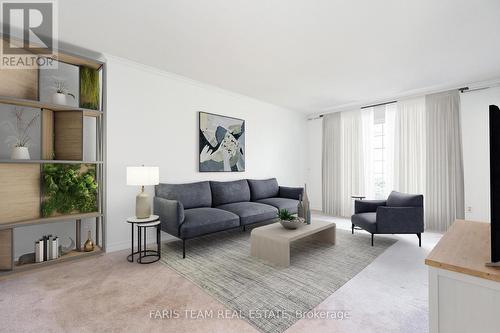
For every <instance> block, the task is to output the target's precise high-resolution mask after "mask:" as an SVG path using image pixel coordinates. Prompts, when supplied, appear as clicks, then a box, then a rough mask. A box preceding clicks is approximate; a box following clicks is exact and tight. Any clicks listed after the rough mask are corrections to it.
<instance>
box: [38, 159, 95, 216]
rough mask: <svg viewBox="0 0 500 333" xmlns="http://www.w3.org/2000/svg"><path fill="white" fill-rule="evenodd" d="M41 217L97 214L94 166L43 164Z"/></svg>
mask: <svg viewBox="0 0 500 333" xmlns="http://www.w3.org/2000/svg"><path fill="white" fill-rule="evenodd" d="M42 179H43V181H42V183H43V184H42V185H43V191H44V194H45V196H44V199H43V202H42V215H43V216H44V217H48V216H52V215H57V214H71V213H90V212H95V211H97V188H98V184H97V181H96V170H95V165H92V164H44V165H43V175H42Z"/></svg>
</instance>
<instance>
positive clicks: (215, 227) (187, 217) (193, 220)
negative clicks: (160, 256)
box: [179, 208, 240, 238]
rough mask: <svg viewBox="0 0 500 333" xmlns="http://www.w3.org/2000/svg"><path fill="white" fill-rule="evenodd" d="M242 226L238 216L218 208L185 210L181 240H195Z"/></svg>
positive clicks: (181, 227)
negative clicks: (205, 235) (194, 238)
mask: <svg viewBox="0 0 500 333" xmlns="http://www.w3.org/2000/svg"><path fill="white" fill-rule="evenodd" d="M239 225H240V218H239V217H238V215H236V214H233V213H231V212H228V211H226V210H222V209H217V208H192V209H186V210H184V223H182V224H181V226H180V235H179V236H180V237H181V238H193V237H196V236H201V235H204V234H209V233H212V232H216V231H222V230H226V229H230V228H235V227H238V226H239Z"/></svg>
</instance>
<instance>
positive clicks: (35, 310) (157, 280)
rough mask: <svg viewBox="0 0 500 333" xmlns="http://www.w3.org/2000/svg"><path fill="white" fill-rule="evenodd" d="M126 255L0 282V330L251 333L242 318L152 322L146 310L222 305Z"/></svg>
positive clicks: (159, 267)
mask: <svg viewBox="0 0 500 333" xmlns="http://www.w3.org/2000/svg"><path fill="white" fill-rule="evenodd" d="M128 253H129V251H119V252H114V253H112V254H107V255H102V256H98V257H92V258H88V259H83V260H79V261H75V262H67V263H61V264H58V265H54V266H48V267H46V268H43V269H38V270H33V271H29V272H25V273H17V274H12V275H8V276H4V277H1V278H0V332H2V333H3V332H37V333H40V332H175V333H183V332H186V333H187V332H189V333H191V332H193V333H194V332H203V333H205V332H213V333H222V332H239V333H255V332H257V331H256V330H255V329H254V328H253V327H251V326H250V325H249V324H248V323H247V322H245V321H244V320H234V319H220V320H219V319H211V320H195V319H188V318H185V317H184V316H182V317H181V318H179V319H167V318H165V319H155V318H151V317H150V311H157V310H160V311H163V310H171V309H175V310H178V311H185V310H205V309H212V310H214V311H219V310H224V309H225V307H224V306H223V305H222V304H221V303H219V302H218V301H217V300H215V299H214V298H213V297H210V296H209V295H207V294H206V293H205V292H204V291H203V290H201V289H199V288H198V287H196V286H195V285H194V284H193V283H192V282H190V281H188V280H187V279H185V278H184V277H182V276H181V275H179V274H178V273H176V272H175V271H174V270H172V269H170V268H168V267H167V266H165V265H162V264H161V263H159V262H158V263H156V264H151V265H139V264H137V263H129V262H127V260H126V259H125V258H126V256H127V254H128Z"/></svg>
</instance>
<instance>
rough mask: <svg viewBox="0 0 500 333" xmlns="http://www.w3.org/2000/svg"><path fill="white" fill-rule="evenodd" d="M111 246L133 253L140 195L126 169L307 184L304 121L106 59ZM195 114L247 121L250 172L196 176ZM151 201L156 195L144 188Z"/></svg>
mask: <svg viewBox="0 0 500 333" xmlns="http://www.w3.org/2000/svg"><path fill="white" fill-rule="evenodd" d="M106 58H107V61H108V63H107V69H108V72H107V136H106V137H107V208H108V213H107V242H108V243H107V245H108V251H114V250H118V249H123V248H129V247H130V226H129V225H128V224H127V223H126V222H125V219H126V217H128V216H132V215H133V214H134V204H135V195H136V193H137V191H138V190H139V189H138V188H135V187H129V186H126V184H125V175H126V166H133V165H141V164H144V165H150V166H159V167H160V181H161V182H172V183H182V182H190V181H199V180H212V179H213V180H233V179H242V178H266V177H276V178H278V182H279V183H280V184H283V185H290V186H298V185H301V184H303V183H304V180H305V177H304V175H305V158H306V153H305V148H306V137H307V135H306V117H305V115H303V114H300V113H298V112H295V111H290V110H287V109H284V108H281V107H277V106H274V105H271V104H268V103H263V102H260V101H257V100H255V99H251V98H248V97H245V96H241V95H238V94H234V93H231V92H228V91H225V90H222V89H219V88H216V87H213V86H209V85H205V84H202V83H199V82H195V81H192V80H189V79H186V78H183V77H180V76H176V75H173V74H170V73H166V72H161V71H159V70H157V69H153V68H151V67H147V66H144V65H140V64H137V63H134V62H130V61H127V60H124V59H120V58H116V57H113V56H107V57H106ZM198 111H206V112H211V113H217V114H222V115H227V116H233V117H237V118H242V119H244V120H245V121H246V123H245V126H246V138H245V140H246V159H245V164H246V171H245V172H241V173H199V172H198V171H197V170H198V121H197V119H198ZM147 191H148V192H149V193H150V194H151V196H152V194H153V188H152V187H149V188H147Z"/></svg>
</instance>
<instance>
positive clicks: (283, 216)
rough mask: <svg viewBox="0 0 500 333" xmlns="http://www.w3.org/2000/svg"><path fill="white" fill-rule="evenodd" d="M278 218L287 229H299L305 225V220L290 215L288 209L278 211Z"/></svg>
mask: <svg viewBox="0 0 500 333" xmlns="http://www.w3.org/2000/svg"><path fill="white" fill-rule="evenodd" d="M278 218H279V219H280V223H281V225H282V226H283V228H285V229H297V228H298V227H300V226H301V225H303V224H304V219H303V218H301V217H297V216H295V215H293V214H292V213H290V212H289V211H288V210H287V209H278Z"/></svg>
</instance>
